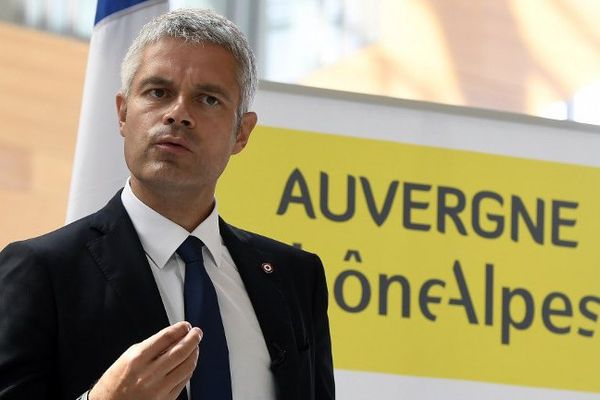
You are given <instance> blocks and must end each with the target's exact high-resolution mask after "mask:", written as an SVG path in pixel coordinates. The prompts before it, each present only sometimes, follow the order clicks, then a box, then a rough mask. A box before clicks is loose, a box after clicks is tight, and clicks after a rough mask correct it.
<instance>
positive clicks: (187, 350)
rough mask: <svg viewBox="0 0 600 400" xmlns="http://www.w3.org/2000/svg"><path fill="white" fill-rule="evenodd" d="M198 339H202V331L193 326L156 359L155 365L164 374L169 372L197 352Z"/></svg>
mask: <svg viewBox="0 0 600 400" xmlns="http://www.w3.org/2000/svg"><path fill="white" fill-rule="evenodd" d="M200 340H202V331H201V330H200V328H193V329H192V330H191V331H189V332H188V334H187V335H186V336H185V337H184V338H183V339H181V340H180V341H179V342H178V343H177V344H175V345H174V346H173V347H171V348H170V349H168V350H167V351H166V352H165V353H164V354H162V355H161V356H160V357H159V358H158V359H157V360H156V361H157V365H156V366H157V367H158V368H160V371H164V373H165V374H169V373H171V371H172V370H174V369H176V368H177V367H178V366H179V365H180V364H182V363H183V362H185V361H186V360H187V359H188V358H189V357H190V355H192V354H193V353H194V352H197V350H198V344H199V343H200ZM196 358H197V356H196Z"/></svg>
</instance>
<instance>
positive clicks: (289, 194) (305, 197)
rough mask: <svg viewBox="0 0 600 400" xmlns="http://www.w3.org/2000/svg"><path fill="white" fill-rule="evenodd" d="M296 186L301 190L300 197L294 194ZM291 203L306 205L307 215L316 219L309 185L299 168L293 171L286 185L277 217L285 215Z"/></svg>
mask: <svg viewBox="0 0 600 400" xmlns="http://www.w3.org/2000/svg"><path fill="white" fill-rule="evenodd" d="M296 186H298V189H299V190H300V195H298V196H295V195H294V194H293V193H294V188H295V187H296ZM290 203H299V204H302V205H304V210H305V211H306V215H308V217H309V218H312V219H314V218H316V215H315V210H314V208H313V204H312V200H311V199H310V193H309V192H308V185H307V184H306V180H305V179H304V176H303V175H302V172H300V170H299V169H298V168H296V169H294V170H293V171H292V173H291V175H290V177H289V178H288V180H287V182H286V183H285V188H284V189H283V195H282V196H281V201H280V202H279V207H278V208H277V215H283V214H285V213H286V211H287V209H288V206H289V205H290Z"/></svg>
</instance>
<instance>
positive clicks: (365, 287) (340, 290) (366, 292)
mask: <svg viewBox="0 0 600 400" xmlns="http://www.w3.org/2000/svg"><path fill="white" fill-rule="evenodd" d="M351 277H353V278H356V279H358V282H359V283H360V290H361V295H360V301H359V302H358V304H357V305H355V306H351V305H349V304H348V303H347V302H346V298H345V297H344V284H345V283H346V280H347V279H348V278H351ZM333 294H334V297H335V301H336V302H337V304H338V306H340V308H341V309H342V310H344V311H347V312H351V313H357V312H361V311H363V310H364V309H365V308H367V306H368V305H369V302H370V301H371V285H370V284H369V280H368V279H367V277H366V276H365V275H364V274H363V273H362V272H360V271H357V270H354V269H349V270H346V271H343V272H342V273H341V274H339V275H338V277H337V278H336V280H335V283H334V286H333Z"/></svg>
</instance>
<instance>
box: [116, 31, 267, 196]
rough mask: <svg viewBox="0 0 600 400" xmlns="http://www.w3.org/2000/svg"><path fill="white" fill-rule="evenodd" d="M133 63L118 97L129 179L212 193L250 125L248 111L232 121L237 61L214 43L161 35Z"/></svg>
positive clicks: (252, 118)
mask: <svg viewBox="0 0 600 400" xmlns="http://www.w3.org/2000/svg"><path fill="white" fill-rule="evenodd" d="M139 65H140V66H139V68H138V70H137V72H136V74H135V77H134V79H133V82H132V84H131V89H130V92H129V96H128V97H127V98H124V97H123V95H121V94H119V95H117V108H118V112H119V126H120V131H121V135H122V136H123V137H124V142H125V161H126V162H127V166H128V167H129V170H130V171H131V175H132V177H131V179H132V185H134V187H135V185H141V186H143V187H144V188H146V189H150V190H153V191H155V192H158V193H162V194H164V195H166V194H168V193H182V192H186V191H187V192H190V191H191V192H190V193H205V194H206V193H211V192H212V193H214V188H215V185H216V182H217V179H218V178H219V176H220V175H221V173H222V172H223V170H224V169H225V166H226V165H227V162H228V161H229V157H230V156H231V155H232V154H236V153H238V152H240V151H241V150H242V149H243V148H244V146H245V145H246V143H247V141H248V137H249V135H250V132H251V131H252V129H253V128H254V125H255V124H256V114H254V113H246V114H245V115H243V116H242V118H241V121H240V123H239V124H238V123H237V119H236V110H237V107H238V104H239V101H240V88H239V86H238V82H237V79H236V77H237V74H236V73H237V67H236V61H235V59H234V58H233V56H232V55H231V54H230V53H229V52H228V51H227V50H225V49H224V48H223V47H220V46H217V45H214V44H209V43H206V44H189V43H185V42H184V41H182V40H179V39H172V38H167V39H161V40H160V41H158V42H157V43H155V44H152V45H149V46H148V47H147V48H146V49H145V51H144V53H143V54H142V59H141V62H140V64H139ZM206 191H208V192H206Z"/></svg>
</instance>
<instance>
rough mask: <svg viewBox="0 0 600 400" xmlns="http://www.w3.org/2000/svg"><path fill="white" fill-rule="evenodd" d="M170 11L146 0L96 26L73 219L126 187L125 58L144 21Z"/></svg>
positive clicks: (80, 135)
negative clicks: (119, 105) (121, 114)
mask: <svg viewBox="0 0 600 400" xmlns="http://www.w3.org/2000/svg"><path fill="white" fill-rule="evenodd" d="M168 9H169V2H168V1H166V0H160V1H156V0H154V1H146V2H143V3H139V4H136V5H134V6H132V7H129V8H127V9H124V10H122V11H119V12H117V13H114V14H111V15H110V16H108V17H106V18H104V19H102V20H101V21H100V22H99V23H98V24H97V25H96V27H95V28H94V32H93V34H92V39H91V42H90V50H89V56H88V64H87V70H86V76H85V83H84V90H83V99H82V103H81V115H80V119H79V131H78V134H77V145H76V148H75V160H74V162H73V175H72V178H71V189H70V193H69V206H68V209H67V222H71V221H74V220H76V219H79V218H81V217H83V216H85V215H88V214H90V213H92V212H95V211H96V210H98V209H100V208H101V207H102V206H103V205H104V204H105V203H106V202H107V201H108V200H109V199H110V197H111V196H112V195H114V193H115V192H116V191H117V190H118V189H119V188H120V187H121V186H123V183H124V182H125V179H126V177H127V176H128V174H129V173H128V170H127V168H126V165H125V161H124V159H123V140H122V138H121V136H120V134H119V128H118V119H117V111H116V105H115V94H116V93H117V91H118V90H119V88H120V68H121V61H122V60H123V57H124V56H125V53H126V52H127V49H128V48H129V45H130V44H131V41H132V40H133V39H134V38H135V36H136V35H137V33H138V32H139V30H140V29H141V27H142V25H144V24H145V23H146V22H148V21H149V20H150V19H151V18H153V17H155V16H157V15H160V14H162V13H164V12H166V11H168Z"/></svg>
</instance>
